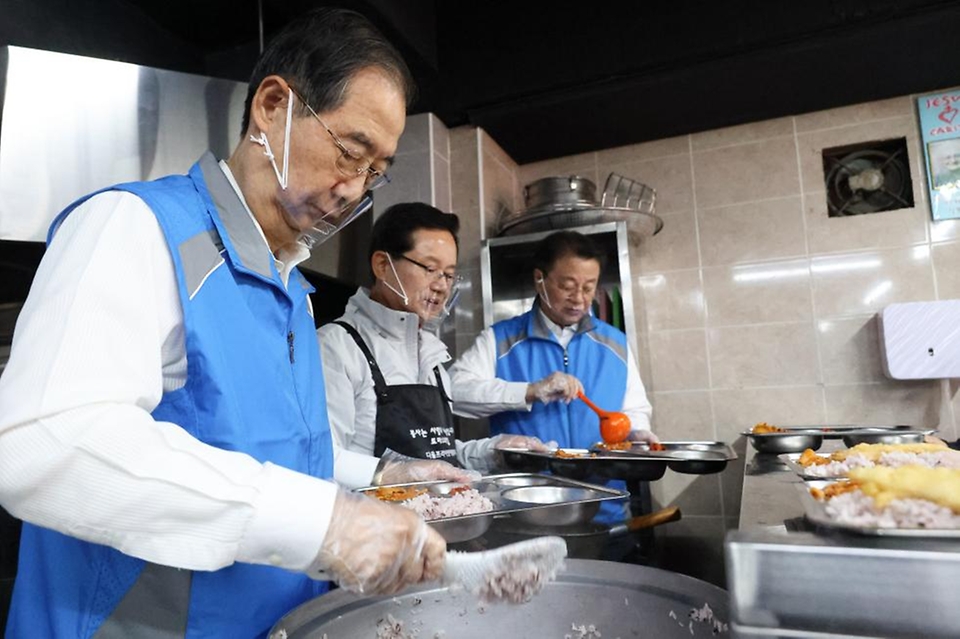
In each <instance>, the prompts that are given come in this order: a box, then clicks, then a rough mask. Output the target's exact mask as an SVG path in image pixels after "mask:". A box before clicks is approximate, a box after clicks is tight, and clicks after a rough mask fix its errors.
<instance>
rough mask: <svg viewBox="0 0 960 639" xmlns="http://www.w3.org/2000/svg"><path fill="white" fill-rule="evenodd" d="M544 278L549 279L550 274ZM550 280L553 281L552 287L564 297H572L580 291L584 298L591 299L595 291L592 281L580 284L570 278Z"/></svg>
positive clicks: (595, 286)
mask: <svg viewBox="0 0 960 639" xmlns="http://www.w3.org/2000/svg"><path fill="white" fill-rule="evenodd" d="M544 279H550V276H549V275H547V276H546V277H545V278H544ZM551 281H553V282H554V288H556V289H557V290H558V291H559V292H560V293H562V294H563V295H564V296H566V297H573V296H574V295H576V294H577V293H580V294H582V295H583V297H584V299H588V300H592V299H593V296H594V294H595V293H596V292H597V285H596V284H595V283H592V282H591V283H589V284H584V285H583V286H580V285H579V284H577V283H576V282H573V281H570V280H565V281H563V282H561V283H557V282H556V281H555V280H551Z"/></svg>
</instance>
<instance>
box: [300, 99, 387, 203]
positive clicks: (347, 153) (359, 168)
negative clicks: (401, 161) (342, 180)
mask: <svg viewBox="0 0 960 639" xmlns="http://www.w3.org/2000/svg"><path fill="white" fill-rule="evenodd" d="M287 86H289V87H290V90H291V91H293V94H294V95H295V96H297V98H298V99H299V100H300V101H301V102H302V103H303V106H305V107H307V110H308V111H310V114H311V115H313V117H315V118H316V119H317V122H319V123H320V125H321V126H322V127H323V128H324V129H326V130H327V133H329V134H330V138H331V139H332V140H333V143H334V144H336V145H337V148H338V149H340V155H339V156H338V157H337V170H338V171H340V173H342V174H343V175H345V176H347V177H349V178H355V177H359V176H360V175H363V174H364V173H366V175H365V176H364V183H363V186H364V188H366V189H367V190H368V191H372V190H374V189H379V188H380V187H381V186H383V185H384V184H389V183H390V178H389V176H387V174H386V173H384V172H383V171H378V170H377V169H375V168H373V167H372V166H371V164H372V162H371V161H370V160H368V159H367V158H365V157H363V156H362V155H357V154H356V153H354V152H353V151H351V150H350V149H348V148H347V147H346V146H345V145H344V144H343V141H342V140H341V139H340V137H339V136H338V135H337V134H336V133H334V132H333V131H332V130H331V129H330V127H328V126H327V124H326V123H325V122H324V121H323V120H321V119H320V116H319V115H317V112H316V111H314V110H313V107H312V106H310V105H309V104H307V101H306V100H304V99H303V96H302V95H300V92H299V91H297V90H296V89H294V88H293V85H292V84H290V83H287Z"/></svg>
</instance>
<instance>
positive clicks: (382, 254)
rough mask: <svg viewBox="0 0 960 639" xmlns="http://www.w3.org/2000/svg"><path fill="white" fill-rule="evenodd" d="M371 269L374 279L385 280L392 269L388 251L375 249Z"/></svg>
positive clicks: (371, 259)
mask: <svg viewBox="0 0 960 639" xmlns="http://www.w3.org/2000/svg"><path fill="white" fill-rule="evenodd" d="M370 270H371V271H373V277H374V279H378V280H385V279H387V273H388V272H389V271H390V258H389V256H387V252H386V251H374V252H373V255H371V256H370Z"/></svg>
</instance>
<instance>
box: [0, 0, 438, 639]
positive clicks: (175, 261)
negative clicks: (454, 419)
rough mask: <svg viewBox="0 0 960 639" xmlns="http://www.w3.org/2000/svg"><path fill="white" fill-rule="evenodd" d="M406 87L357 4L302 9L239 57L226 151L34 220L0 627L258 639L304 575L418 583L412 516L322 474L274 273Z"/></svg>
mask: <svg viewBox="0 0 960 639" xmlns="http://www.w3.org/2000/svg"><path fill="white" fill-rule="evenodd" d="M411 92H412V83H411V80H410V75H409V71H408V70H407V68H406V66H405V64H404V63H403V60H402V59H401V57H400V56H399V54H398V53H397V51H396V50H395V49H394V48H393V47H392V46H391V45H390V44H389V43H388V42H387V41H386V40H385V39H384V38H383V36H382V35H381V34H380V33H379V32H378V31H377V30H376V29H375V28H374V27H373V26H372V25H371V24H370V23H369V22H368V21H367V20H366V19H365V18H364V17H363V16H360V15H359V14H356V13H353V12H350V11H344V10H339V9H321V10H317V11H314V12H311V13H309V14H307V15H305V16H301V17H299V18H298V19H297V21H296V22H295V23H294V24H292V25H290V26H289V27H287V28H286V29H285V30H284V31H283V32H281V33H280V34H279V35H278V36H277V37H276V38H275V39H274V40H273V42H271V44H270V46H269V47H268V48H267V50H266V51H265V52H264V54H263V55H262V56H261V58H260V60H259V61H258V63H257V66H256V68H255V69H254V72H253V76H252V78H251V81H250V85H249V92H248V95H247V103H246V108H245V112H244V122H243V135H242V138H241V141H240V143H239V145H238V146H237V147H236V149H235V151H234V152H233V154H232V155H231V156H230V158H229V160H226V161H223V160H221V161H219V162H218V161H217V159H215V158H214V157H213V156H212V155H211V154H209V153H208V154H206V155H204V156H203V157H202V158H201V159H200V161H199V162H197V164H195V165H194V166H193V167H192V168H191V169H190V171H189V174H188V175H179V176H170V177H167V178H163V179H161V180H157V181H155V182H136V183H129V184H121V185H117V186H114V187H111V188H108V189H105V190H103V191H101V192H98V193H95V194H92V195H90V196H86V197H84V198H81V199H80V200H78V201H77V202H75V203H74V204H72V205H71V206H69V207H68V208H67V209H66V210H65V211H63V212H62V213H61V214H60V216H59V217H58V218H57V219H56V221H55V222H54V224H53V227H52V228H51V231H50V237H49V240H48V249H47V253H46V255H45V257H44V259H43V262H42V264H41V265H40V268H39V270H38V272H37V275H36V279H35V280H34V283H33V288H32V290H31V292H30V295H29V298H28V299H27V302H26V304H25V306H24V308H23V311H22V314H21V316H20V320H19V323H18V325H17V329H16V334H15V336H14V343H13V349H12V353H11V356H10V361H9V365H8V366H7V369H6V371H5V372H4V375H3V377H2V378H0V504H2V505H3V507H4V508H6V509H7V510H9V511H10V512H11V513H13V514H14V515H16V516H17V517H19V518H21V519H23V520H25V522H28V523H25V524H24V529H23V536H22V541H21V548H20V564H19V569H18V574H17V581H16V584H15V586H14V594H13V603H12V608H11V611H10V617H9V622H8V625H7V629H6V637H7V638H8V639H20V638H22V637H43V638H44V639H60V638H63V639H66V638H70V639H77V638H80V639H89V638H91V637H93V638H96V639H119V638H150V639H181V638H200V637H204V638H223V639H247V638H252V637H258V638H260V637H265V636H266V635H267V633H268V632H269V630H270V628H271V626H272V625H273V624H274V623H275V622H276V621H277V620H278V619H279V618H280V617H282V616H283V615H284V614H285V613H287V612H288V611H290V610H291V609H292V608H294V607H296V606H298V605H299V604H301V603H303V602H305V601H307V600H309V599H310V598H312V597H315V596H317V595H319V594H321V593H323V592H324V591H325V590H326V589H327V581H326V580H329V579H333V580H336V581H338V582H339V583H340V585H341V586H343V587H344V588H347V589H350V590H353V591H357V592H363V593H368V594H372V593H390V592H394V591H396V590H398V589H400V588H403V587H404V586H406V585H409V584H413V583H417V582H420V581H424V580H429V579H433V578H436V577H438V576H439V574H440V572H441V570H442V567H443V561H444V551H445V543H444V541H443V539H442V537H440V536H439V535H438V534H437V533H436V532H434V531H433V530H432V529H430V528H429V527H428V526H426V524H425V523H424V522H423V520H422V519H420V518H419V517H417V516H416V515H415V514H414V513H413V512H411V511H408V510H406V509H403V508H400V507H397V506H390V505H386V504H383V503H380V502H378V501H377V500H375V499H370V498H367V497H363V496H360V495H357V494H353V493H349V492H346V491H344V490H341V489H339V488H338V487H337V485H336V484H334V483H333V482H331V481H329V478H330V477H332V474H333V465H334V456H333V451H332V443H331V437H330V430H329V426H328V423H327V413H326V404H325V400H324V391H323V372H322V368H321V365H320V354H319V352H318V349H317V343H316V338H315V333H314V322H313V317H312V308H311V306H310V298H309V297H308V293H310V292H311V290H312V288H311V287H310V285H309V284H308V283H307V281H306V280H305V279H304V278H303V276H302V275H301V274H300V273H299V271H297V269H296V265H297V264H298V263H299V262H301V261H303V260H304V259H305V258H306V257H307V256H308V255H309V250H310V247H312V246H313V245H314V244H315V243H316V241H317V240H318V239H322V238H323V237H329V236H330V235H331V234H332V233H334V232H335V231H336V230H337V229H338V228H340V227H342V226H343V225H344V224H345V223H347V222H348V221H349V220H350V219H352V217H353V216H354V215H356V214H358V213H360V212H362V211H363V210H364V208H366V207H365V203H364V199H365V198H367V197H368V196H367V195H366V194H367V193H368V192H369V191H370V190H372V189H374V188H376V187H377V186H378V185H380V184H382V183H384V182H385V176H384V171H385V170H386V169H387V167H388V165H389V164H390V162H391V160H392V157H393V155H394V153H395V151H396V148H397V141H398V139H399V137H400V134H401V132H402V131H403V127H404V120H405V115H406V105H407V103H408V102H409V100H410V97H411ZM42 125H43V124H42V122H41V123H38V126H42Z"/></svg>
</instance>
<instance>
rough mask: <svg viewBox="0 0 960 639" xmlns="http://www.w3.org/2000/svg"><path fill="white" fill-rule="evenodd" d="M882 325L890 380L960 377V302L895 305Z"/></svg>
mask: <svg viewBox="0 0 960 639" xmlns="http://www.w3.org/2000/svg"><path fill="white" fill-rule="evenodd" d="M879 325H880V353H881V355H882V357H883V370H884V372H885V373H886V374H887V376H888V377H892V378H893V379H939V378H944V377H960V300H941V301H937V302H908V303H905V304H891V305H890V306H888V307H886V308H885V309H883V310H882V311H881V312H880V315H879Z"/></svg>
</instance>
